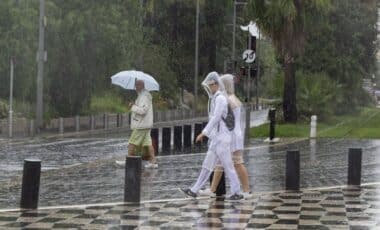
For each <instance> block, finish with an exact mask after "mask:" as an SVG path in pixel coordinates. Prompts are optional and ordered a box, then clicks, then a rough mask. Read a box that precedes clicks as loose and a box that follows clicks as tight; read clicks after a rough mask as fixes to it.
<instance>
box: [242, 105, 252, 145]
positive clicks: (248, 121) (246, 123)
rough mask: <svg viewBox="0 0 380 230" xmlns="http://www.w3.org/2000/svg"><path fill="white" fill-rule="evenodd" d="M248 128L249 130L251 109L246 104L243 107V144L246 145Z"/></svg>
mask: <svg viewBox="0 0 380 230" xmlns="http://www.w3.org/2000/svg"><path fill="white" fill-rule="evenodd" d="M242 128H243V127H242ZM250 128H251V107H250V106H249V104H246V105H245V137H244V143H248V141H249V129H250Z"/></svg>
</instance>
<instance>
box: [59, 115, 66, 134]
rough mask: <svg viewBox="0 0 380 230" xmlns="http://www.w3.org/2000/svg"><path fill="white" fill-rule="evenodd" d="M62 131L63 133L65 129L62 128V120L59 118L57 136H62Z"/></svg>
mask: <svg viewBox="0 0 380 230" xmlns="http://www.w3.org/2000/svg"><path fill="white" fill-rule="evenodd" d="M64 131H65V127H64V126H63V118H62V117H60V118H59V134H63V132H64Z"/></svg>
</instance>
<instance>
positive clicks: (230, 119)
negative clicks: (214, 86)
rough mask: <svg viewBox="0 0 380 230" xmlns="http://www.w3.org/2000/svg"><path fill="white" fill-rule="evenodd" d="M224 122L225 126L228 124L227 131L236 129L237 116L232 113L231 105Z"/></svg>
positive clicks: (228, 106) (223, 118)
mask: <svg viewBox="0 0 380 230" xmlns="http://www.w3.org/2000/svg"><path fill="white" fill-rule="evenodd" d="M218 96H219V95H218ZM222 120H223V121H224V124H226V126H227V129H228V130H229V131H232V130H234V128H235V115H234V113H233V112H232V109H231V106H230V104H227V116H226V117H222Z"/></svg>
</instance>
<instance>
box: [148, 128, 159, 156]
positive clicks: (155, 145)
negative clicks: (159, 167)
mask: <svg viewBox="0 0 380 230" xmlns="http://www.w3.org/2000/svg"><path fill="white" fill-rule="evenodd" d="M150 137H151V138H152V146H153V149H154V155H155V156H157V155H158V128H152V129H151V130H150Z"/></svg>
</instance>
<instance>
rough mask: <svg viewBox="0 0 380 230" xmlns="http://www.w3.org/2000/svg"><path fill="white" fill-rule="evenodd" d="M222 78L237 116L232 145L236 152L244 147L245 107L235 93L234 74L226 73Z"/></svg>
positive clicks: (229, 102)
mask: <svg viewBox="0 0 380 230" xmlns="http://www.w3.org/2000/svg"><path fill="white" fill-rule="evenodd" d="M220 79H221V81H222V82H223V85H224V87H225V91H226V93H227V100H228V104H229V105H230V106H231V109H232V111H233V113H234V116H235V128H234V136H233V138H232V142H233V143H232V147H231V150H232V152H234V151H236V150H242V149H243V148H244V133H245V124H246V115H245V109H244V106H242V105H243V104H242V103H241V101H240V100H239V98H237V97H236V95H235V82H234V76H233V75H231V74H224V75H222V76H221V77H220Z"/></svg>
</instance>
